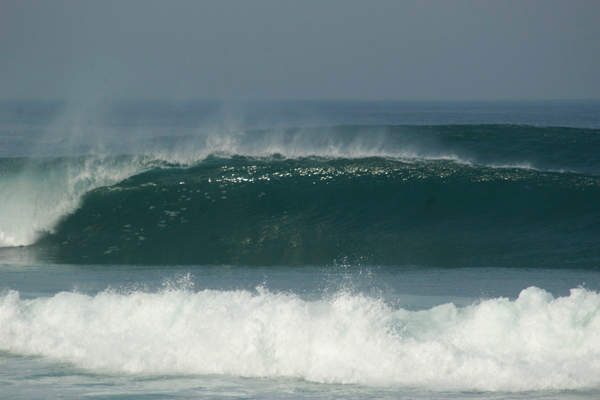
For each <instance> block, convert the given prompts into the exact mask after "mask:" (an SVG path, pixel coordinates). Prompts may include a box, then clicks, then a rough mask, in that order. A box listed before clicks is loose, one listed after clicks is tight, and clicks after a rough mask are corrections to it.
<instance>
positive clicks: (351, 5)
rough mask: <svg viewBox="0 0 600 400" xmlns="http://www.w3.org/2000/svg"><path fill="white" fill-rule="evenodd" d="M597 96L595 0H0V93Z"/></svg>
mask: <svg viewBox="0 0 600 400" xmlns="http://www.w3.org/2000/svg"><path fill="white" fill-rule="evenodd" d="M86 96H97V97H117V98H169V99H187V98H208V99H416V100H422V99H431V100H436V99H568V98H600V1H598V0H591V1H579V0H564V1H554V0H541V1H538V0H529V1H527V0H519V1H511V0H503V1H470V0H461V1H426V0H425V1H348V0H344V1H323V0H321V1H306V0H302V1H300V0H298V1H281V0H279V1H262V0H261V1H149V0H146V1H135V0H127V1H122V0H118V1H107V0H98V1H64V0H52V1H28V0H26V1H23V0H1V1H0V97H2V98H78V97H86Z"/></svg>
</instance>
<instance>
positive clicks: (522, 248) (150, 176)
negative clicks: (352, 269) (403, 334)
mask: <svg viewBox="0 0 600 400" xmlns="http://www.w3.org/2000/svg"><path fill="white" fill-rule="evenodd" d="M111 146H114V148H111ZM84 147H85V146H83V145H82V147H81V148H82V149H83V148H84ZM102 149H103V154H88V155H80V156H73V155H71V156H56V157H51V158H28V159H24V158H3V159H1V160H0V180H1V181H2V187H1V189H0V198H1V199H2V202H1V204H2V205H1V207H0V217H1V218H0V221H2V225H1V226H0V246H2V247H3V249H1V250H0V251H2V252H3V253H4V255H5V256H6V257H12V258H13V259H19V258H20V257H21V258H25V259H29V258H31V257H37V258H38V259H41V260H48V261H52V262H68V263H100V264H103V263H109V264H110V263H126V264H129V263H133V264H167V265H168V264H249V265H254V264H256V265H287V264H309V265H311V264H312V265H329V264H331V263H333V262H334V261H335V260H336V259H340V258H343V257H350V258H355V259H357V260H359V259H360V260H363V261H365V262H368V263H372V264H379V265H399V264H402V265H407V264H408V265H412V264H414V265H435V266H523V267H537V266H540V267H567V268H569V267H577V268H597V266H598V261H599V258H598V251H597V249H598V243H597V239H596V238H598V237H600V230H599V224H598V222H599V220H600V213H599V210H598V206H597V205H598V204H600V176H599V172H600V135H599V134H598V132H596V131H594V130H589V129H575V128H540V127H527V126H514V125H509V126H504V125H501V126H497V125H480V126H438V127H429V126H423V127H420V126H412V127H406V126H386V127H348V126H340V127H327V128H304V129H297V128H294V129H283V130H261V131H241V132H237V131H236V132H229V133H223V134H218V135H217V134H214V133H212V132H207V133H206V134H197V135H192V136H190V135H184V136H173V135H170V136H156V137H152V138H148V139H146V140H143V141H139V140H138V141H129V142H128V141H126V140H123V141H120V142H118V143H107V144H106V145H104V146H103V147H102ZM596 150H598V151H596ZM18 246H28V247H24V248H20V247H18Z"/></svg>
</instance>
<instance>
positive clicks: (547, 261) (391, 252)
mask: <svg viewBox="0 0 600 400" xmlns="http://www.w3.org/2000/svg"><path fill="white" fill-rule="evenodd" d="M232 109H233V110H234V111H235V112H232ZM232 115H236V118H235V119H234V118H232V117H231V116H232ZM599 115H600V104H599V103H598V102H593V101H590V102H488V103H485V102H484V103H475V102H473V103H468V102H458V103H456V102H454V103H443V102H440V103H430V102H421V103H410V102H254V103H236V104H233V105H232V104H221V103H218V102H212V103H211V102H190V103H189V104H187V103H186V104H170V103H168V102H115V103H110V104H108V103H105V104H101V105H99V106H97V107H96V106H94V107H91V106H90V105H86V106H85V107H80V106H78V105H76V104H70V103H63V102H23V101H21V102H10V101H5V102H2V103H0V398H7V399H9V398H10V399H17V398H47V397H56V398H81V397H89V398H156V397H159V398H163V397H171V398H208V397H209V398H277V397H292V398H374V397H376V398H419V399H424V398H430V399H450V398H470V399H492V398H493V399H502V398H515V397H517V398H540V397H541V398H550V399H566V398H573V399H579V398H595V397H598V396H600V379H599V378H598V377H600V341H599V340H598V338H599V337H600V294H599V293H600V275H598V274H599V272H598V271H600V269H599V268H600V256H599V253H598V238H599V237H600V224H598V221H600V211H599V210H600V209H599V208H598V204H600V120H599V119H598V116H599Z"/></svg>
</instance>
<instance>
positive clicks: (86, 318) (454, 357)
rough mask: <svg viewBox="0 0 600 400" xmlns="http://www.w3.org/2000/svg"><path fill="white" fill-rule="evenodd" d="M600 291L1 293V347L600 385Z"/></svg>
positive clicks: (339, 373) (256, 369) (144, 363)
mask: <svg viewBox="0 0 600 400" xmlns="http://www.w3.org/2000/svg"><path fill="white" fill-rule="evenodd" d="M599 337H600V294H598V293H595V292H592V291H589V290H586V289H582V288H579V289H573V290H571V293H570V295H569V296H566V297H559V298H553V296H552V295H551V294H549V293H548V292H546V291H544V290H542V289H539V288H535V287H530V288H528V289H526V290H523V291H522V292H521V294H520V295H519V297H518V298H517V299H516V300H514V301H511V300H509V299H507V298H495V299H488V300H482V301H480V302H478V303H476V304H473V305H471V306H468V307H462V308H459V307H456V306H455V305H453V304H445V305H441V306H438V307H434V308H432V309H428V310H423V311H407V310H404V309H402V308H394V307H392V306H390V305H389V304H386V303H385V302H384V301H383V300H381V299H377V298H372V297H367V296H364V295H359V294H350V293H338V294H337V295H335V296H332V297H330V298H323V299H321V300H314V301H307V300H303V299H301V298H299V297H298V296H296V295H293V294H285V293H272V292H269V291H267V290H264V289H261V288H259V289H258V290H257V291H256V292H250V291H218V290H204V291H199V292H195V291H193V290H190V289H169V290H164V291H162V292H156V293H149V292H143V291H134V292H129V293H119V292H115V291H110V290H109V291H105V292H102V293H99V294H97V295H93V296H90V295H85V294H81V293H74V292H62V293H58V294H56V295H54V296H53V297H50V298H37V299H32V300H26V299H21V298H20V295H19V293H18V292H16V291H8V292H6V293H4V294H3V295H2V296H1V297H0V350H3V351H8V352H11V353H13V354H19V355H38V356H43V357H46V358H48V359H49V360H51V361H56V362H69V363H73V364H74V365H76V366H78V367H81V368H85V369H89V370H93V371H97V372H103V373H131V374H142V375H155V374H165V375H182V374H183V375H204V374H229V375H234V376H244V377H289V378H297V379H305V380H309V381H314V382H327V383H350V384H364V385H383V386H399V387H419V388H424V389H427V390H491V391H496V390H502V391H523V390H538V389H581V388H597V387H599V386H600V341H599V340H598V338H599Z"/></svg>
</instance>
